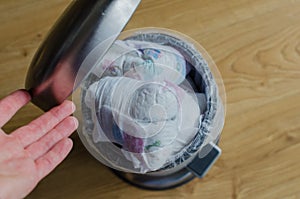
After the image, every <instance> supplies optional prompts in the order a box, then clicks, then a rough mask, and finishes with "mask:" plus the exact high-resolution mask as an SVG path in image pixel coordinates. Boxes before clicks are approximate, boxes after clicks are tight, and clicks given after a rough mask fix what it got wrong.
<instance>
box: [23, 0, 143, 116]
mask: <svg viewBox="0 0 300 199" xmlns="http://www.w3.org/2000/svg"><path fill="white" fill-rule="evenodd" d="M139 3H140V0H89V1H86V0H77V1H74V2H73V3H72V4H71V5H70V6H69V7H68V8H67V9H66V11H65V12H64V14H63V15H62V17H61V18H60V19H59V20H58V22H57V23H56V24H55V26H54V27H53V29H52V30H51V31H50V33H49V35H48V37H47V38H46V40H45V41H44V42H43V44H42V45H41V46H40V48H39V50H38V51H37V53H36V54H35V57H34V58H33V60H32V63H31V65H30V68H29V71H28V73H27V77H26V83H25V87H26V89H27V90H29V91H30V93H31V95H32V102H33V103H34V104H35V105H37V106H38V107H40V108H41V109H43V110H45V111H46V110H49V109H50V108H52V107H53V106H56V105H58V104H60V103H61V102H63V101H64V100H65V99H66V98H68V96H70V95H71V94H72V92H73V90H74V89H76V88H77V86H78V85H79V84H80V83H81V81H82V80H83V78H84V77H85V76H86V75H87V74H83V75H82V74H80V75H81V76H78V71H79V69H80V70H81V71H86V72H87V73H88V72H89V71H90V70H91V69H92V67H93V63H91V64H90V65H85V66H84V67H86V68H84V69H82V68H80V66H81V63H82V62H83V61H84V59H85V57H86V56H87V55H88V54H89V53H90V52H91V51H92V50H93V49H94V48H95V47H96V46H99V45H101V49H103V50H102V52H101V53H100V54H99V56H98V58H97V59H100V58H101V57H103V56H104V54H105V53H106V51H107V50H108V49H109V48H110V46H111V45H112V43H113V42H114V40H115V39H116V38H117V37H118V36H119V34H120V32H121V31H122V30H123V28H124V27H125V26H126V24H127V22H128V21H129V19H130V18H131V16H132V15H133V13H134V11H135V10H136V8H137V6H138V4H139Z"/></svg>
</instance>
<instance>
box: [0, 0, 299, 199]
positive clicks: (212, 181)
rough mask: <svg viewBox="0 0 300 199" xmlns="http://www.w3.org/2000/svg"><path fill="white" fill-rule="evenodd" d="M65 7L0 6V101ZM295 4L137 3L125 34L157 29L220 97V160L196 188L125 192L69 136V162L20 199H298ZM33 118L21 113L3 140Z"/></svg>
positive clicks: (60, 1) (28, 1) (61, 1)
mask: <svg viewBox="0 0 300 199" xmlns="http://www.w3.org/2000/svg"><path fill="white" fill-rule="evenodd" d="M70 2H71V0H51V1H38V0H20V1H5V0H1V1H0V24H1V26H0V97H4V96H5V95H7V94H8V93H9V92H11V91H13V90H15V89H18V88H22V87H23V85H24V79H25V76H26V71H27V69H28V65H29V63H30V61H31V59H32V57H33V55H34V53H35V51H36V50H37V48H38V46H39V45H40V43H41V42H42V40H43V39H44V38H45V36H46V34H47V32H48V30H49V29H50V28H51V26H52V25H53V23H54V22H55V20H56V19H57V18H58V17H59V15H60V14H61V13H62V12H63V10H64V9H65V8H66V6H67V5H68V4H69V3H70ZM299 11H300V1H299V0H284V1H283V0H227V1H223V0H201V1H200V0H173V1H169V0H144V1H143V2H142V3H141V5H140V7H139V8H138V10H137V11H136V13H135V15H134V16H133V18H132V20H131V21H130V22H129V24H128V25H127V27H126V30H128V29H133V28H141V27H149V26H154V27H164V28H170V29H173V30H177V31H180V32H182V33H184V34H187V35H189V36H190V37H192V38H193V39H195V40H196V41H198V42H199V43H200V44H202V46H203V47H205V48H206V50H207V51H208V52H209V54H210V55H211V56H212V58H213V59H214V60H215V62H216V64H217V66H218V68H219V70H220V72H221V74H222V76H223V78H224V83H225V87H226V93H227V115H226V124H225V128H224V130H223V134H222V137H221V141H220V146H221V148H222V149H223V154H222V156H221V158H220V159H219V160H218V161H217V163H216V164H215V166H214V167H213V168H212V170H211V171H210V172H209V173H208V175H207V176H206V177H205V178H204V179H196V180H194V181H192V182H191V183H189V184H187V185H184V186H182V187H179V188H176V189H173V190H168V191H162V192H152V191H145V190H140V189H137V188H135V187H132V186H129V185H127V184H126V183H124V182H123V181H121V180H120V179H118V178H117V177H115V176H114V175H113V174H112V173H111V172H110V170H109V169H107V168H106V167H105V166H103V165H101V164H100V163H99V162H97V161H96V160H95V159H94V158H92V157H91V156H90V155H89V154H88V152H87V151H86V150H85V148H84V147H83V145H82V144H81V142H80V140H79V138H78V136H77V135H76V134H74V135H73V139H74V142H75V145H74V149H73V150H72V152H71V154H70V155H69V156H68V158H67V159H66V160H65V161H64V162H63V163H62V164H61V165H60V166H59V167H58V168H57V169H56V170H55V171H54V172H53V173H52V174H50V175H49V176H48V177H47V178H45V179H44V180H43V181H42V182H41V183H40V184H39V185H38V187H37V188H36V189H35V190H34V191H33V192H32V193H31V194H30V195H29V196H28V198H32V199H33V198H116V199H117V198H119V199H126V198H174V199H175V198H178V199H179V198H214V199H216V198H269V199H273V198H284V199H296V198H300V155H299V154H300V12H299ZM41 113H42V112H41V111H40V110H39V109H38V108H36V107H35V106H33V105H28V106H26V107H25V108H23V109H22V110H21V111H20V112H19V113H18V114H17V115H16V116H15V117H14V118H13V120H12V121H11V122H10V123H8V124H7V125H6V126H5V128H4V129H5V130H6V131H8V132H10V131H12V130H13V129H15V128H17V127H19V126H21V125H23V124H26V123H27V122H29V121H30V120H32V119H33V118H35V117H37V116H38V115H40V114H41Z"/></svg>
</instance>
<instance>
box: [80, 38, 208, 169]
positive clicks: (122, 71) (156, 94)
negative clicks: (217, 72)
mask: <svg viewBox="0 0 300 199" xmlns="http://www.w3.org/2000/svg"><path fill="white" fill-rule="evenodd" d="M188 70H189V67H188V63H187V62H186V60H185V59H184V57H183V56H182V55H181V54H180V53H179V52H178V51H177V50H176V49H175V48H172V47H169V46H165V45H160V44H157V43H152V42H146V41H134V40H127V41H116V42H115V43H114V44H113V46H112V47H111V48H110V50H109V51H108V52H107V53H106V55H105V56H104V58H103V59H102V61H101V63H100V64H99V66H97V70H94V73H95V75H96V76H98V77H99V80H98V81H95V82H93V83H92V84H91V85H89V86H88V88H87V90H86V94H85V96H84V103H85V105H86V107H88V108H89V109H90V110H91V119H92V120H93V123H94V125H93V129H92V130H91V133H90V134H91V135H90V136H91V138H92V141H93V143H95V144H97V143H101V142H108V141H109V142H111V143H113V144H114V145H115V146H116V147H118V148H119V149H120V150H121V152H122V154H123V155H124V156H125V157H126V159H127V160H128V161H130V162H131V163H132V165H133V167H134V168H136V169H138V170H139V171H140V172H142V173H145V172H149V171H155V170H158V169H160V168H162V167H163V166H164V165H165V164H166V162H168V161H169V160H170V158H171V157H173V156H175V155H176V154H177V153H178V152H180V151H181V150H182V149H183V148H184V147H185V146H186V145H187V144H188V143H190V142H191V141H192V140H193V138H194V137H195V135H196V133H197V132H198V131H199V126H200V125H201V115H202V114H203V111H204V110H202V109H201V107H205V104H206V100H205V99H206V98H205V95H204V94H202V93H195V92H194V89H193V86H191V85H190V84H189V82H188V81H187V80H186V74H187V72H188Z"/></svg>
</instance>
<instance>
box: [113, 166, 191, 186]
mask: <svg viewBox="0 0 300 199" xmlns="http://www.w3.org/2000/svg"><path fill="white" fill-rule="evenodd" d="M112 171H113V172H114V173H115V174H116V175H117V176H118V177H119V178H121V179H122V180H124V181H125V182H127V183H129V184H131V185H134V186H136V187H138V188H142V189H148V190H166V189H171V188H175V187H179V186H181V185H183V184H186V183H188V182H189V181H191V180H193V179H194V178H195V175H194V174H193V173H192V172H190V171H189V170H187V169H186V168H184V169H182V170H180V171H178V172H176V173H173V174H170V175H166V176H150V175H147V174H134V173H125V172H121V171H116V170H113V169H112Z"/></svg>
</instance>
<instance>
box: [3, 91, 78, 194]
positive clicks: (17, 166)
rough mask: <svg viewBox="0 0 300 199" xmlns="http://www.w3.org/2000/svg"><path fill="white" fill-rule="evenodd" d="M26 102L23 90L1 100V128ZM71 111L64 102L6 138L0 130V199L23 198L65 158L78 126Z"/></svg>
mask: <svg viewBox="0 0 300 199" xmlns="http://www.w3.org/2000/svg"><path fill="white" fill-rule="evenodd" d="M29 101H30V95H29V94H28V93H27V92H26V91H24V90H18V91H15V92H13V93H12V94H10V95H9V96H7V97H5V98H4V99H2V100H0V128H1V127H3V125H4V124H5V123H6V122H7V121H8V120H10V118H11V117H12V116H13V115H14V114H15V113H16V112H17V111H18V110H19V109H20V108H21V107H22V106H24V105H25V104H27V103H28V102H29ZM74 110H75V106H74V104H73V103H72V102H71V101H65V102H64V103H62V104H61V105H60V106H57V107H55V108H53V109H51V110H50V111H48V112H47V113H45V114H43V115H42V116H40V117H39V118H37V119H35V120H34V121H32V122H30V123H29V124H28V125H25V126H22V127H20V128H18V129H17V130H15V131H14V132H12V133H11V134H9V135H7V134H6V133H5V132H3V130H2V129H0V199H9V198H14V199H15V198H24V197H25V196H26V195H27V194H29V193H30V192H31V191H32V190H33V188H34V187H35V186H36V185H37V183H38V182H39V181H40V180H41V179H43V178H44V177H45V176H46V175H48V174H49V173H50V172H51V171H52V170H53V169H54V168H55V167H56V166H57V165H58V164H59V163H60V162H61V161H62V160H63V159H64V158H65V157H66V156H67V154H68V153H69V152H70V150H71V148H72V145H73V143H72V140H71V139H70V138H68V137H69V136H70V135H71V134H72V132H73V131H75V129H76V128H77V126H78V121H77V120H76V118H74V117H72V116H69V115H70V114H72V113H73V112H74Z"/></svg>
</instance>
